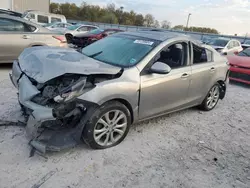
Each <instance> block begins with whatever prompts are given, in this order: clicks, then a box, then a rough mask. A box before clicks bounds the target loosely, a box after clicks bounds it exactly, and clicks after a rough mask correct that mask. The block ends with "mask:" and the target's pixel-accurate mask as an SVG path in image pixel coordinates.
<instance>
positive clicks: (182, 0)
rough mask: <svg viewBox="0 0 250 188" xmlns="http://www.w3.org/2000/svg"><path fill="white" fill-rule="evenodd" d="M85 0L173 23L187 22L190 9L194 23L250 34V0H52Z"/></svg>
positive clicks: (222, 30)
mask: <svg viewBox="0 0 250 188" xmlns="http://www.w3.org/2000/svg"><path fill="white" fill-rule="evenodd" d="M83 1H85V2H87V3H89V4H95V5H99V6H102V7H103V6H106V5H107V3H112V2H113V3H115V4H116V6H117V7H120V6H123V7H124V10H126V11H130V10H134V11H135V12H137V13H142V14H144V15H145V14H147V13H151V14H153V15H154V17H155V18H156V19H157V20H159V21H162V20H168V21H170V22H171V23H172V26H174V25H185V24H186V20H187V15H188V13H189V12H190V13H192V16H191V18H190V26H202V27H212V28H215V29H217V30H218V31H219V32H221V33H224V34H235V33H237V34H241V35H244V34H246V33H247V32H249V33H250V0H188V1H187V0H52V2H62V3H64V2H70V3H76V4H77V5H80V4H81V2H83Z"/></svg>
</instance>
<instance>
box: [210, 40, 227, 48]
mask: <svg viewBox="0 0 250 188" xmlns="http://www.w3.org/2000/svg"><path fill="white" fill-rule="evenodd" d="M228 42H229V41H228V40H225V39H212V40H210V41H209V42H208V44H209V45H214V46H221V47H225V46H226V45H227V43H228Z"/></svg>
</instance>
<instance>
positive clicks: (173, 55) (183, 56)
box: [155, 43, 187, 69]
mask: <svg viewBox="0 0 250 188" xmlns="http://www.w3.org/2000/svg"><path fill="white" fill-rule="evenodd" d="M156 61H160V62H162V63H166V64H167V65H168V66H170V67H171V68H172V69H174V68H180V67H183V66H186V65H187V44H186V43H175V44H172V45H171V46H169V47H167V48H165V49H163V50H162V51H161V52H160V53H159V55H158V57H157V58H156V59H155V62H156Z"/></svg>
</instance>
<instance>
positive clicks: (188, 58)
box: [140, 40, 191, 76]
mask: <svg viewBox="0 0 250 188" xmlns="http://www.w3.org/2000/svg"><path fill="white" fill-rule="evenodd" d="M178 43H186V49H187V60H186V61H187V64H186V66H182V67H177V68H173V69H174V70H177V69H181V68H186V67H188V66H190V65H191V61H190V54H189V50H190V49H189V48H190V47H189V44H188V43H189V41H187V40H176V41H174V42H170V43H168V44H166V45H165V46H164V47H163V48H161V49H160V50H159V51H158V52H157V53H156V54H155V55H154V57H152V58H151V59H150V60H149V62H148V63H147V65H145V66H144V68H143V69H142V71H141V72H140V76H143V75H148V74H149V73H148V70H149V68H150V67H151V66H152V65H153V64H154V63H155V62H156V59H157V57H158V58H159V55H160V53H161V52H162V51H163V50H164V49H166V48H168V47H169V46H172V45H174V44H178ZM171 69H172V68H171Z"/></svg>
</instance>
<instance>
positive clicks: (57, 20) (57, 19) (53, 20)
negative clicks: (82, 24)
mask: <svg viewBox="0 0 250 188" xmlns="http://www.w3.org/2000/svg"><path fill="white" fill-rule="evenodd" d="M51 22H52V23H54V22H62V20H61V19H60V18H55V17H51Z"/></svg>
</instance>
